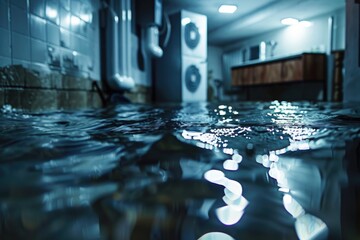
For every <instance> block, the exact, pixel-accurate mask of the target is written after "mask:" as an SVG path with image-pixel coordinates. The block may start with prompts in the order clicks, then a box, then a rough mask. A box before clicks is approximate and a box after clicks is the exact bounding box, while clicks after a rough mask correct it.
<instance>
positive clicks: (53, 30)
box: [46, 22, 60, 46]
mask: <svg viewBox="0 0 360 240" xmlns="http://www.w3.org/2000/svg"><path fill="white" fill-rule="evenodd" d="M46 38H47V42H48V43H51V44H55V45H57V46H59V45H60V28H59V27H58V26H57V25H55V24H53V23H51V22H47V23H46Z"/></svg>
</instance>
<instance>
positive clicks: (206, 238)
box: [198, 232, 234, 240]
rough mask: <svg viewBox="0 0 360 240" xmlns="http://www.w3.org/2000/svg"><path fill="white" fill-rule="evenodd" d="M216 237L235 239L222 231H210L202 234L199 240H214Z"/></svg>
mask: <svg viewBox="0 0 360 240" xmlns="http://www.w3.org/2000/svg"><path fill="white" fill-rule="evenodd" d="M214 239H221V240H234V238H232V237H231V236H229V235H227V234H226V233H222V232H209V233H206V234H204V235H202V236H201V237H200V238H199V239H198V240H214Z"/></svg>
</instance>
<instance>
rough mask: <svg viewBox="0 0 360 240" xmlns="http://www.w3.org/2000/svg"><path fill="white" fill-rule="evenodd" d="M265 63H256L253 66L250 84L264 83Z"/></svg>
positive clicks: (265, 81)
mask: <svg viewBox="0 0 360 240" xmlns="http://www.w3.org/2000/svg"><path fill="white" fill-rule="evenodd" d="M266 75H267V74H266V65H257V66H255V67H254V74H253V81H252V84H254V85H255V84H264V83H268V82H267V78H266V77H267V76H266Z"/></svg>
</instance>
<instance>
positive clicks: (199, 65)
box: [154, 10, 207, 102]
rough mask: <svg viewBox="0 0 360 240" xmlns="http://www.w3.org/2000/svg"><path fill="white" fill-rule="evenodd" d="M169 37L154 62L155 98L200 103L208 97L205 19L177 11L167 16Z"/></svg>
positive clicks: (198, 15)
mask: <svg viewBox="0 0 360 240" xmlns="http://www.w3.org/2000/svg"><path fill="white" fill-rule="evenodd" d="M170 21H171V29H172V30H171V37H170V40H169V43H168V46H167V47H166V48H165V49H164V55H163V57H162V58H161V59H158V60H156V62H155V64H156V66H155V69H156V71H155V83H154V85H155V100H156V101H158V102H199V101H206V99H207V18H206V16H204V15H201V14H197V13H193V12H188V11H184V10H182V11H180V12H178V13H176V14H173V15H171V16H170Z"/></svg>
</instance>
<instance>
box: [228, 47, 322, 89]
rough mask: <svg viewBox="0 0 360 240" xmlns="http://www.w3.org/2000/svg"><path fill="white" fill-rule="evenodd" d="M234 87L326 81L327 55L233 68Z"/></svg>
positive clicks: (305, 56)
mask: <svg viewBox="0 0 360 240" xmlns="http://www.w3.org/2000/svg"><path fill="white" fill-rule="evenodd" d="M231 73H232V85H233V86H252V85H262V84H275V83H286V82H299V81H325V78H326V55H325V54H315V53H304V54H301V55H296V56H292V57H287V58H282V59H276V60H272V61H267V62H257V63H254V64H248V65H243V66H238V67H234V68H232V72H231Z"/></svg>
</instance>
